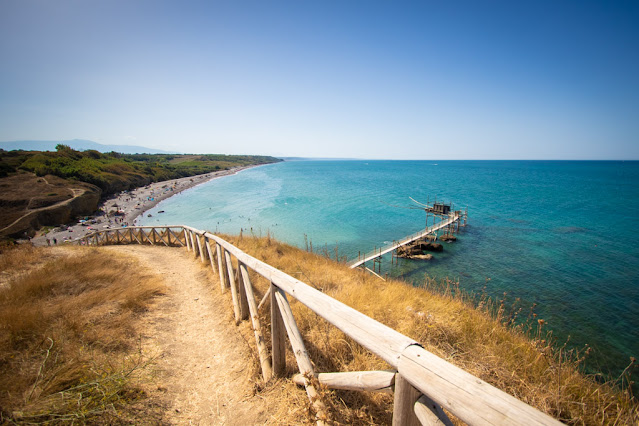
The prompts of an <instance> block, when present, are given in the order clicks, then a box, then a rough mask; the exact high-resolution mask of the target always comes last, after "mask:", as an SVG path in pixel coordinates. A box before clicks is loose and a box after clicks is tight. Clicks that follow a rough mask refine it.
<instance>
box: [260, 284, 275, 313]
mask: <svg viewBox="0 0 639 426" xmlns="http://www.w3.org/2000/svg"><path fill="white" fill-rule="evenodd" d="M272 284H273V283H271V285H272ZM270 296H271V287H269V288H268V290H266V293H264V297H262V300H260V304H259V305H257V310H258V311H259V310H260V309H262V306H264V304H265V303H266V301H267V300H269V298H270Z"/></svg>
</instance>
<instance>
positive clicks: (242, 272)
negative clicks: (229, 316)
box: [237, 260, 259, 320]
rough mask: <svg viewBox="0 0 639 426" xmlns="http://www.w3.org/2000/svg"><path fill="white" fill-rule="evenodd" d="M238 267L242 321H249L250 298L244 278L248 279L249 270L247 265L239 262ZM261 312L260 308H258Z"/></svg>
mask: <svg viewBox="0 0 639 426" xmlns="http://www.w3.org/2000/svg"><path fill="white" fill-rule="evenodd" d="M237 267H238V269H239V272H238V275H239V276H238V279H239V281H238V290H239V291H238V296H239V298H240V319H242V320H247V319H249V305H248V298H247V296H246V288H245V286H244V282H245V281H246V280H245V279H244V276H247V277H248V270H247V269H246V265H245V264H243V263H242V262H240V261H239V260H238V262H237ZM258 310H259V308H258Z"/></svg>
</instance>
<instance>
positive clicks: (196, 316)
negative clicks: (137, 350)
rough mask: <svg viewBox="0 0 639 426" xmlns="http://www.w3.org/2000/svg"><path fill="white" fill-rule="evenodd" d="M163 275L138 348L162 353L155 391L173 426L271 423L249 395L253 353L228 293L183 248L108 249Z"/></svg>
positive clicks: (262, 404) (262, 407)
mask: <svg viewBox="0 0 639 426" xmlns="http://www.w3.org/2000/svg"><path fill="white" fill-rule="evenodd" d="M105 249H106V250H110V251H114V252H116V253H121V254H124V255H126V256H129V257H131V258H134V259H137V260H138V261H139V262H140V263H141V264H142V265H144V266H146V267H148V268H149V270H150V271H153V272H155V273H159V274H161V275H162V276H164V277H165V280H166V285H167V287H168V288H169V290H168V292H167V295H166V297H163V298H161V299H160V301H159V302H158V305H157V306H156V307H154V308H153V309H152V310H151V311H150V312H149V313H148V314H147V315H145V320H144V321H145V322H146V324H145V325H144V326H143V329H144V330H145V334H144V336H143V348H144V350H145V351H146V352H147V353H156V354H159V357H158V359H157V362H156V367H157V368H158V370H159V373H158V375H159V377H158V378H157V380H156V382H157V383H158V390H157V392H155V391H154V392H153V393H154V394H157V395H153V397H154V398H155V397H157V398H160V399H161V400H162V405H165V406H166V407H167V413H166V417H165V419H166V420H168V421H169V422H171V423H174V424H201V425H253V424H264V423H268V422H269V421H268V419H269V417H270V416H269V414H268V410H267V407H266V406H265V402H264V400H263V399H262V398H260V397H259V396H256V395H254V392H253V389H254V383H253V382H252V381H251V374H252V369H253V368H254V367H252V359H251V357H252V355H251V352H250V350H249V347H248V344H247V342H246V341H245V340H244V339H243V338H242V337H241V335H240V333H239V332H238V330H237V328H236V326H235V325H234V323H233V321H232V313H231V309H230V308H229V306H227V305H228V303H229V301H228V300H227V299H228V298H227V296H228V295H226V294H221V292H220V290H219V284H218V282H217V281H211V279H210V278H209V277H208V276H207V274H206V272H205V271H204V269H203V268H199V267H198V266H197V264H196V263H195V261H194V260H193V255H192V253H189V252H187V251H186V250H184V249H179V248H168V247H147V246H110V247H105Z"/></svg>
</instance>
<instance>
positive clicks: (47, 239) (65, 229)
mask: <svg viewBox="0 0 639 426" xmlns="http://www.w3.org/2000/svg"><path fill="white" fill-rule="evenodd" d="M260 165H261V164H258V165H250V166H243V167H234V168H232V169H229V170H221V171H217V172H210V173H204V174H201V175H194V176H188V177H184V178H179V179H171V180H164V181H160V182H153V183H150V184H148V185H146V186H141V187H138V188H135V189H132V190H130V191H122V192H120V193H117V194H113V195H111V196H109V197H108V198H106V199H104V200H102V201H101V202H100V204H99V205H98V209H97V210H96V211H95V212H94V213H93V214H92V215H89V216H87V217H89V220H88V221H87V222H85V224H82V223H80V222H76V223H73V224H69V225H59V226H57V227H55V228H53V229H51V230H49V231H48V232H46V233H42V232H38V234H37V235H36V236H35V237H33V238H32V239H31V242H32V243H33V245H35V246H47V245H55V244H56V243H57V244H61V243H63V242H70V241H74V240H76V239H78V238H80V237H83V236H85V235H87V234H90V233H92V232H96V231H101V230H104V229H109V228H120V227H123V226H134V225H135V222H136V221H137V220H138V218H139V217H140V216H142V215H143V214H144V213H145V212H146V211H147V210H150V209H152V208H153V207H155V206H156V205H158V204H159V203H160V202H162V201H164V200H166V199H168V198H170V197H172V196H174V195H177V194H179V193H181V192H182V191H185V190H187V189H191V188H194V187H196V186H198V185H201V184H203V183H206V182H209V181H211V180H214V179H217V178H220V177H224V176H232V175H235V174H237V173H239V172H241V171H243V170H246V169H249V168H253V167H257V166H260ZM116 212H117V214H116ZM92 221H95V223H92ZM54 241H55V242H54Z"/></svg>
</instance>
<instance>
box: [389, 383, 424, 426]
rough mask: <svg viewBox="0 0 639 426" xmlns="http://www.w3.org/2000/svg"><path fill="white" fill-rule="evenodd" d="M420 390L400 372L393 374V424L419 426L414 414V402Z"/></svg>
mask: <svg viewBox="0 0 639 426" xmlns="http://www.w3.org/2000/svg"><path fill="white" fill-rule="evenodd" d="M420 396H421V392H420V391H418V390H417V389H415V388H414V387H413V385H411V384H410V383H409V382H408V380H406V379H405V378H404V377H402V375H401V374H399V373H398V374H397V375H396V376H395V400H394V403H393V426H421V423H420V421H419V419H418V418H417V416H416V415H415V408H414V406H415V402H417V400H418V399H419V397H420Z"/></svg>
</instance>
